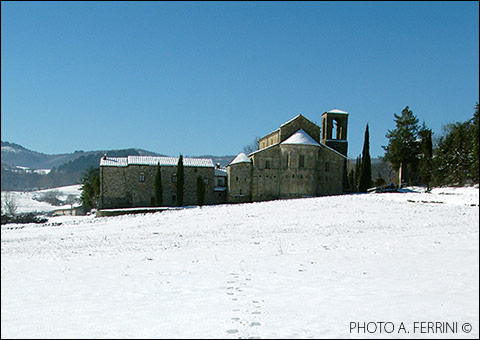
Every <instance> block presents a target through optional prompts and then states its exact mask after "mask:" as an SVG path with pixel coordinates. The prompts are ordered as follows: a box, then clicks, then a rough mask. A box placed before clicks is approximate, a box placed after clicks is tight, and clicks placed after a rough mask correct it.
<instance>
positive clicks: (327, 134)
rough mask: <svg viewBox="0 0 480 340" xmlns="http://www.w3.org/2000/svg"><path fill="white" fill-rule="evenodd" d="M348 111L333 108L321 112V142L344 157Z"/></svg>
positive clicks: (346, 147) (346, 143)
mask: <svg viewBox="0 0 480 340" xmlns="http://www.w3.org/2000/svg"><path fill="white" fill-rule="evenodd" d="M347 126H348V112H345V111H342V110H338V109H333V110H330V111H327V112H324V113H323V114H322V139H321V140H322V144H325V145H327V146H329V147H331V148H332V149H335V150H337V151H338V152H340V153H341V154H342V155H344V156H345V157H346V156H347V151H348V142H347Z"/></svg>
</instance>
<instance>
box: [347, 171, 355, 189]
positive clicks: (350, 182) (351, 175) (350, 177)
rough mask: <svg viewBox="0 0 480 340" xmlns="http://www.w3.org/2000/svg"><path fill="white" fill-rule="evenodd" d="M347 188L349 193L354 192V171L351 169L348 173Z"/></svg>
mask: <svg viewBox="0 0 480 340" xmlns="http://www.w3.org/2000/svg"><path fill="white" fill-rule="evenodd" d="M348 186H349V189H350V192H351V193H352V192H355V170H354V169H352V170H350V172H349V173H348Z"/></svg>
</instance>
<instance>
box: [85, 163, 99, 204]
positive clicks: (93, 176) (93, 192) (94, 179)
mask: <svg viewBox="0 0 480 340" xmlns="http://www.w3.org/2000/svg"><path fill="white" fill-rule="evenodd" d="M81 183H82V187H81V190H82V193H81V194H80V200H81V201H82V207H83V210H84V211H90V210H91V209H93V208H97V206H98V198H99V196H100V169H99V168H94V167H93V166H90V168H88V170H87V171H85V172H84V173H82V179H81Z"/></svg>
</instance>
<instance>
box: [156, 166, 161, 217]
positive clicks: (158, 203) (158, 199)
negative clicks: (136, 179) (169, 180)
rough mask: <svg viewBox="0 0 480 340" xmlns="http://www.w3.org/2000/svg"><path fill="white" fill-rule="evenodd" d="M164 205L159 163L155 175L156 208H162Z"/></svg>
mask: <svg viewBox="0 0 480 340" xmlns="http://www.w3.org/2000/svg"><path fill="white" fill-rule="evenodd" d="M162 204H163V192H162V171H161V169H160V163H158V165H157V172H156V174H155V206H156V207H161V206H162Z"/></svg>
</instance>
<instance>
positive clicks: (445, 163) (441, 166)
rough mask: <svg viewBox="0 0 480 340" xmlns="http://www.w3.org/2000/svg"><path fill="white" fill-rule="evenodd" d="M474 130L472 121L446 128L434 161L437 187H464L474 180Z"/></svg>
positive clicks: (450, 125)
mask: <svg viewBox="0 0 480 340" xmlns="http://www.w3.org/2000/svg"><path fill="white" fill-rule="evenodd" d="M472 130H473V126H472V125H471V121H467V122H463V123H462V122H457V123H455V124H449V125H447V126H445V127H444V135H443V136H442V137H441V138H440V140H439V142H438V148H437V149H436V154H435V159H434V160H435V162H434V163H435V165H434V166H435V184H436V185H463V184H464V183H465V181H466V180H467V179H472V175H471V170H472V166H473V164H474V157H473V144H474V141H473V140H472ZM477 181H478V179H477Z"/></svg>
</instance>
